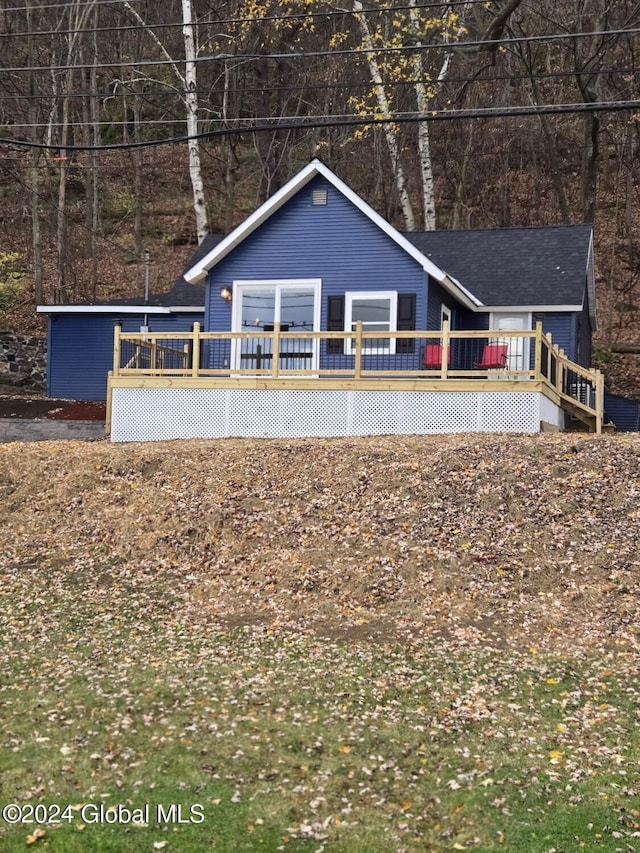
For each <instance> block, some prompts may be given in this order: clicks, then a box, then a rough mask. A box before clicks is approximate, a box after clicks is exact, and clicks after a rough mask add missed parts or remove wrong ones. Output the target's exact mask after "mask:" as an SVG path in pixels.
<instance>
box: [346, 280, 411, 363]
mask: <svg viewBox="0 0 640 853" xmlns="http://www.w3.org/2000/svg"><path fill="white" fill-rule="evenodd" d="M358 299H388V300H389V333H392V332H395V331H397V324H398V291H397V290H348V291H346V293H345V295H344V330H345V332H352V331H353V329H352V325H353V320H352V317H353V302H354V300H358ZM363 331H364V332H365V334H366V329H365V330H363ZM353 340H354V339H353V338H347V346H346V351H347V354H348V355H353V354H354V353H355V347H354V345H353ZM395 351H396V338H395V337H390V339H389V346H388V347H386V348H385V349H379V348H376V349H367V348H366V347H363V349H362V352H363V354H364V355H395Z"/></svg>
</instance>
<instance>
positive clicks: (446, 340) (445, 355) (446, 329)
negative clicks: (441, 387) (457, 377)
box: [440, 320, 449, 379]
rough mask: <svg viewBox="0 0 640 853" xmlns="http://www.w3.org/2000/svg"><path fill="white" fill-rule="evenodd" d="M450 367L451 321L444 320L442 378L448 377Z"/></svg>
mask: <svg viewBox="0 0 640 853" xmlns="http://www.w3.org/2000/svg"><path fill="white" fill-rule="evenodd" d="M448 367H449V321H448V320H443V321H442V363H441V365H440V370H441V371H442V378H443V379H446V378H447V368H448Z"/></svg>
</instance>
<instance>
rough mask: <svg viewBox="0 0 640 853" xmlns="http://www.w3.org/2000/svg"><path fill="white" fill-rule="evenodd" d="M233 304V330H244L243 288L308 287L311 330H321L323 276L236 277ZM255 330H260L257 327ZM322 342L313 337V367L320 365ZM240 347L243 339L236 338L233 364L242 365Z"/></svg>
mask: <svg viewBox="0 0 640 853" xmlns="http://www.w3.org/2000/svg"><path fill="white" fill-rule="evenodd" d="M232 286H233V291H232V292H233V305H232V309H231V331H233V332H242V331H243V328H242V306H241V303H242V298H241V294H242V290H243V288H245V287H265V288H266V287H271V288H275V289H276V290H277V291H280V290H287V289H292V288H296V287H308V288H310V289H313V303H314V304H313V329H312V330H311V331H314V332H319V331H320V312H321V300H322V279H321V278H273V279H234V281H233V285H232ZM276 301H277V304H278V307H279V305H280V297H279V294H278V295H277V297H276ZM254 331H258V329H255V330H254ZM319 344H320V342H319V340H318V339H317V338H314V339H313V342H312V348H313V365H312V366H313V367H314V368H315V367H316V366H317V365H318V362H319V358H320V346H319ZM240 349H241V341H240V339H236V340H235V341H234V342H233V345H232V366H233V367H238V366H239V365H240Z"/></svg>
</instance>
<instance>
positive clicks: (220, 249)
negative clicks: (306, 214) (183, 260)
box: [184, 160, 482, 309]
mask: <svg viewBox="0 0 640 853" xmlns="http://www.w3.org/2000/svg"><path fill="white" fill-rule="evenodd" d="M317 175H322V177H323V178H325V179H326V180H327V181H329V183H331V184H332V185H333V186H334V187H335V188H336V189H337V190H338V192H340V193H342V195H343V196H344V197H345V198H346V199H348V200H349V201H350V202H351V203H352V204H353V205H354V206H355V207H356V208H358V210H360V211H362V213H364V214H365V216H367V217H368V218H369V219H370V220H371V221H372V222H373V223H374V224H375V225H377V226H378V228H380V230H381V231H383V232H384V233H385V234H387V236H389V237H391V239H392V240H394V242H396V243H397V244H398V245H399V246H400V247H401V248H402V249H403V250H404V251H405V252H406V253H407V254H408V255H410V256H411V257H412V258H413V259H414V260H415V261H417V263H419V264H420V266H421V267H422V269H423V270H424V271H425V272H426V273H428V274H429V275H430V276H431V277H432V278H434V279H435V280H436V281H438V282H440V284H442V285H443V287H445V288H446V289H447V290H448V291H449V292H450V293H451V294H452V295H453V296H455V298H456V299H458V300H459V301H460V302H462V303H463V304H464V305H466V306H467V307H468V308H470V309H473V308H474V307H476V306H479V305H481V304H482V303H481V302H480V301H479V300H478V299H476V297H475V296H473V294H472V293H470V292H469V291H468V290H467V289H466V288H464V287H463V286H462V285H461V284H460V283H459V282H457V281H456V280H455V279H454V278H452V277H451V276H449V275H448V274H447V273H446V272H445V271H444V270H442V269H440V267H438V266H436V265H435V264H434V263H433V261H431V260H430V259H429V258H427V257H426V256H425V255H423V254H422V252H420V251H419V250H418V249H416V247H415V246H413V245H412V244H411V243H410V242H409V241H408V240H407V239H406V237H403V235H402V234H400V232H399V231H397V230H396V229H395V228H394V227H393V225H390V224H389V223H388V222H387V221H386V220H385V219H383V218H382V217H381V216H380V215H379V214H378V213H376V212H375V210H373V208H372V207H370V206H369V205H368V204H367V203H366V201H364V199H362V198H360V196H359V195H358V194H357V193H355V192H354V191H353V190H352V189H350V188H349V187H348V186H347V185H346V184H345V183H344V182H343V181H341V180H340V178H338V176H337V175H335V174H334V173H333V172H332V171H331V170H330V169H328V168H327V167H326V166H325V165H324V163H321V162H320V161H319V160H312V162H311V163H309V165H308V166H306V167H305V168H304V169H302V171H300V172H298V174H297V175H295V176H294V177H293V178H292V179H291V180H290V181H289V182H288V183H286V184H285V185H284V186H283V187H282V188H281V189H280V190H278V192H277V193H275V194H274V195H273V196H271V198H269V199H267V201H265V202H264V204H262V205H261V206H260V207H259V208H258V209H257V210H255V211H254V212H253V213H252V214H251V215H250V216H249V217H248V218H247V219H245V221H244V222H243V223H241V224H240V225H239V226H238V227H237V228H235V229H234V230H233V231H232V232H231V233H230V234H229V235H227V237H225V238H224V240H221V241H220V243H218V245H217V246H214V248H213V249H211V251H210V252H209V253H208V254H206V255H205V256H204V258H202V259H201V260H200V261H198V263H197V264H194V266H192V267H191V268H190V269H188V270H187V271H186V272H185V273H184V277H185V279H186V280H187V281H188V282H190V283H191V284H195V283H197V282H200V281H203V280H204V279H205V278H206V276H207V273H208V272H209V270H210V269H213V267H214V266H215V265H216V264H217V263H219V262H220V261H221V260H222V259H223V258H224V257H225V256H226V255H228V254H229V252H231V251H232V250H233V249H235V248H236V246H238V245H240V243H242V241H243V240H245V239H246V238H247V237H248V236H249V235H250V234H252V233H253V232H254V231H255V230H256V229H257V228H258V227H259V226H260V225H262V224H263V222H266V220H267V219H269V217H270V216H272V215H273V214H274V213H275V212H276V211H277V210H279V209H280V208H281V207H282V205H283V204H285V202H287V201H289V199H290V198H292V197H293V196H294V195H295V194H296V193H297V192H298V191H299V190H301V189H302V188H303V187H304V186H306V184H308V183H309V181H311V180H312V178H315V177H316V176H317Z"/></svg>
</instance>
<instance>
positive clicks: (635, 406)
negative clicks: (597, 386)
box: [604, 391, 640, 432]
mask: <svg viewBox="0 0 640 853" xmlns="http://www.w3.org/2000/svg"><path fill="white" fill-rule="evenodd" d="M604 412H605V419H606V421H610V422H611V423H613V424H614V426H615V428H616V429H617V430H619V431H620V432H638V431H640V400H630V399H629V398H628V397H620V396H619V395H617V394H609V392H608V391H607V392H605V395H604Z"/></svg>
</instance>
